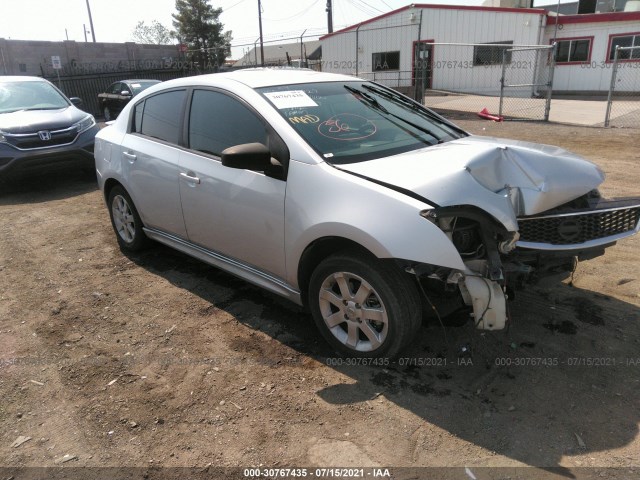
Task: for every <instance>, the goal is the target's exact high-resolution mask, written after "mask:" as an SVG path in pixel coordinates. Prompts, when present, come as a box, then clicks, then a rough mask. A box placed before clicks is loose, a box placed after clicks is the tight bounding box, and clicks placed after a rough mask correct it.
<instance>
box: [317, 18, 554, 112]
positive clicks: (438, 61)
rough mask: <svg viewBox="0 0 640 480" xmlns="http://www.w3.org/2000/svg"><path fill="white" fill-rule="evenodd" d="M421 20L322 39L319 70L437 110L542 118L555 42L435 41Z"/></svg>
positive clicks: (547, 101)
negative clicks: (369, 82) (361, 81)
mask: <svg viewBox="0 0 640 480" xmlns="http://www.w3.org/2000/svg"><path fill="white" fill-rule="evenodd" d="M394 21H395V22H397V23H393V22H394ZM421 23H422V22H421V21H418V20H417V18H416V21H415V23H406V21H405V22H404V23H401V20H400V19H394V18H391V19H389V20H387V21H386V23H385V24H384V25H381V26H379V27H376V28H366V27H364V26H359V27H357V28H356V29H355V30H350V31H347V32H342V33H337V34H336V35H334V36H333V38H331V39H330V41H325V42H323V47H322V48H323V52H322V54H323V60H322V70H323V71H327V72H335V73H344V74H350V75H356V76H358V77H361V78H366V79H368V80H372V81H375V82H378V83H381V84H383V85H386V86H388V87H391V88H394V89H396V90H398V91H400V92H402V93H404V94H405V95H408V96H410V97H411V98H413V99H415V100H416V101H418V102H420V103H423V104H424V105H426V106H427V107H429V108H432V109H434V110H436V111H441V112H443V113H451V112H465V113H473V114H475V113H479V112H481V111H485V112H488V113H490V114H492V115H499V116H502V117H504V118H505V119H508V120H548V119H549V109H550V102H551V92H552V84H553V71H554V66H555V64H554V58H555V56H554V46H549V45H514V44H513V42H501V43H486V44H471V43H469V44H463V43H435V42H433V41H430V40H424V39H423V38H422V36H423V32H422V31H421V27H420V25H421Z"/></svg>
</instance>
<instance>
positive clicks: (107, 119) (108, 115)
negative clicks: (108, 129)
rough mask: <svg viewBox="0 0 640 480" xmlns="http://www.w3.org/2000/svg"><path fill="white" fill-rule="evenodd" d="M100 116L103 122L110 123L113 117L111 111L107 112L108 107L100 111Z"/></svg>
mask: <svg viewBox="0 0 640 480" xmlns="http://www.w3.org/2000/svg"><path fill="white" fill-rule="evenodd" d="M102 115H103V116H104V121H105V122H110V121H111V120H113V119H114V118H113V116H112V115H111V110H109V107H104V108H103V109H102Z"/></svg>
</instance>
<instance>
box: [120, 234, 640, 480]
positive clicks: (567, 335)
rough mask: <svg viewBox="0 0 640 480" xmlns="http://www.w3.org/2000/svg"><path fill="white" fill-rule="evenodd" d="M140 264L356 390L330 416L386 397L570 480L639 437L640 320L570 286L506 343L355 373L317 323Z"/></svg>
mask: <svg viewBox="0 0 640 480" xmlns="http://www.w3.org/2000/svg"><path fill="white" fill-rule="evenodd" d="M131 259H132V260H133V261H134V262H135V263H137V264H138V265H140V266H142V267H143V268H146V269H148V270H150V271H152V272H154V273H156V274H158V275H160V276H162V277H163V278H165V279H167V280H168V281H170V282H171V283H172V284H174V285H176V286H178V287H180V288H184V289H186V290H188V291H190V292H191V293H193V294H196V295H198V296H199V297H201V298H202V299H204V300H206V301H207V302H209V303H211V304H212V306H215V308H218V309H223V310H225V311H226V312H228V313H230V314H231V315H234V316H235V317H236V318H237V319H238V320H239V321H240V322H242V323H243V324H245V325H246V326H247V327H249V328H251V329H254V330H260V331H262V332H264V333H266V334H268V335H269V336H271V337H272V338H274V339H276V340H278V341H280V342H282V343H283V344H286V345H287V346H289V347H291V348H293V349H294V350H296V351H297V352H299V353H301V354H303V355H306V356H309V357H311V358H313V359H315V360H317V361H319V362H321V363H323V364H325V365H329V366H331V368H334V369H335V370H337V371H339V372H340V373H342V374H346V375H348V376H349V377H351V378H352V379H353V380H355V382H354V383H350V384H338V385H333V386H329V387H326V388H324V389H321V390H319V391H318V392H317V395H318V396H319V397H320V398H321V399H323V400H324V401H325V402H328V403H329V404H335V405H343V404H358V403H360V402H364V401H368V400H371V399H374V398H376V397H378V396H380V395H384V397H385V398H386V399H388V400H389V401H391V402H394V403H395V404H397V405H398V406H399V407H401V408H403V409H406V410H408V411H410V412H412V413H413V414H415V415H417V416H419V417H421V418H423V419H424V420H425V422H427V423H428V424H433V425H436V426H437V427H440V428H443V429H446V430H447V431H449V432H450V433H451V434H453V435H455V436H456V437H458V438H460V439H463V440H465V441H467V442H470V443H473V444H475V445H478V446H480V447H482V448H484V449H486V450H488V451H492V452H496V453H497V454H499V455H503V456H506V457H509V458H512V459H514V460H517V461H519V462H522V463H524V464H527V465H530V466H536V467H542V468H549V469H552V468H553V469H554V470H553V471H554V473H556V474H558V473H560V474H562V475H564V476H566V477H573V474H572V473H571V472H570V471H569V470H563V469H560V470H557V467H558V465H559V462H560V460H561V459H562V458H563V457H570V456H572V455H583V454H585V453H589V452H596V451H604V450H612V449H616V448H619V447H623V446H625V445H627V444H628V443H630V442H631V441H632V440H633V439H634V438H635V437H636V436H637V434H638V422H639V420H640V411H639V410H638V409H637V405H638V404H640V388H638V386H639V385H638V382H639V380H638V378H639V376H638V372H639V371H640V358H638V357H640V355H639V354H637V351H638V347H639V345H638V344H639V340H638V338H639V337H638V320H639V319H640V309H638V307H636V306H634V305H631V304H628V303H625V302H622V301H620V300H617V299H615V298H612V297H608V296H605V295H601V294H598V293H594V292H590V291H586V290H581V289H579V288H574V287H572V286H569V285H566V284H560V285H557V286H556V287H555V288H553V289H531V290H529V291H527V292H526V293H521V294H519V298H517V300H516V301H515V302H513V303H511V304H510V308H511V315H512V322H511V325H510V326H509V328H508V329H507V330H505V331H501V332H491V333H489V332H486V333H483V332H479V331H476V330H475V329H474V328H473V325H471V324H467V325H466V326H463V327H458V328H452V327H450V328H446V329H444V330H443V329H442V328H441V327H440V326H439V325H425V326H423V328H422V331H421V336H420V339H419V340H418V341H417V342H416V343H415V344H414V345H412V346H411V347H410V349H408V350H407V351H406V352H405V356H404V357H402V358H400V359H397V360H395V361H394V362H391V363H389V364H388V365H385V366H364V365H355V366H353V365H347V362H346V361H345V360H342V359H339V357H336V356H335V355H334V354H333V353H332V352H331V350H330V349H329V347H328V346H327V345H326V344H325V343H324V341H323V340H322V339H321V337H320V335H319V333H317V331H316V329H315V325H314V324H313V321H312V320H311V317H310V315H308V314H306V313H304V312H303V311H302V310H301V309H300V308H298V307H297V306H295V305H293V304H290V303H288V302H287V301H285V300H283V299H280V298H279V297H277V296H275V295H272V294H269V293H267V292H265V291H263V290H261V289H259V288H257V287H253V286H252V285H249V284H247V283H246V282H244V281H242V280H239V279H236V278H235V277H232V276H230V275H228V274H226V273H224V272H222V271H220V270H218V269H215V268H213V267H209V266H207V265H205V264H203V263H200V262H198V261H195V260H192V259H190V258H189V257H186V256H185V255H182V254H180V253H178V252H175V251H173V250H171V249H169V248H165V247H163V246H154V247H153V248H151V249H150V250H149V251H147V252H145V253H143V254H141V255H137V256H133V257H131ZM222 287H224V288H222ZM229 291H232V293H231V294H228V292H229ZM220 292H227V293H226V294H224V296H222V294H221V293H220ZM255 304H257V305H259V306H260V307H261V313H260V314H259V315H256V314H255V309H253V310H252V309H251V308H249V307H248V306H249V305H255ZM252 312H253V313H252ZM244 353H246V354H249V355H250V354H251V352H244ZM421 453H422V454H424V455H427V456H428V455H429V452H421ZM425 458H426V457H425ZM418 462H420V460H419V459H418ZM418 464H419V463H418ZM612 466H615V461H614V459H613V458H612Z"/></svg>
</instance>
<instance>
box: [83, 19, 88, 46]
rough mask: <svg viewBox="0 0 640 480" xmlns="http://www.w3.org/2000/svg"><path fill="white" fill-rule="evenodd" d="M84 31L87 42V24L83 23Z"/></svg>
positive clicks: (85, 41)
mask: <svg viewBox="0 0 640 480" xmlns="http://www.w3.org/2000/svg"><path fill="white" fill-rule="evenodd" d="M82 31H83V32H84V43H87V26H86V25H85V24H84V23H83V24H82Z"/></svg>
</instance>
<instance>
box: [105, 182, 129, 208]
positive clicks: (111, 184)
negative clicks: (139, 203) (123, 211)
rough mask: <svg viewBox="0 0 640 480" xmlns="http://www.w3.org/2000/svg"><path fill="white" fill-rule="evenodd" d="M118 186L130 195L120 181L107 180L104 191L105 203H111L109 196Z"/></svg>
mask: <svg viewBox="0 0 640 480" xmlns="http://www.w3.org/2000/svg"><path fill="white" fill-rule="evenodd" d="M116 186H120V187H122V188H123V189H124V190H125V191H126V192H127V193H129V192H128V191H127V189H126V188H125V187H124V185H122V183H120V182H119V181H118V180H116V179H115V178H108V179H107V180H105V182H104V187H103V189H102V193H103V195H104V201H105V203H107V202H108V201H109V194H110V193H111V190H113V187H116ZM129 195H131V194H129Z"/></svg>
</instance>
